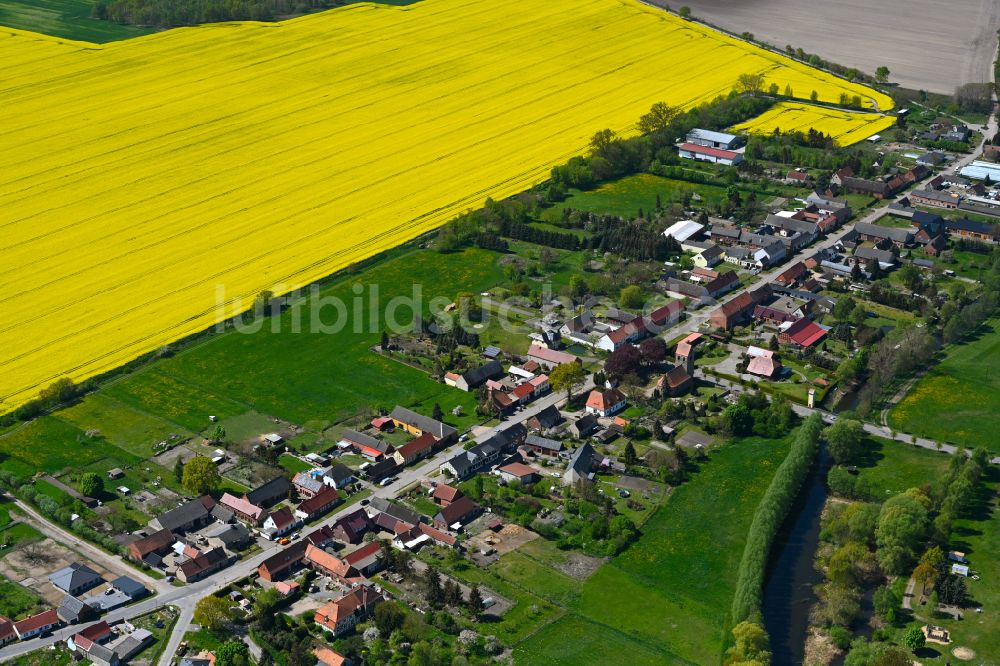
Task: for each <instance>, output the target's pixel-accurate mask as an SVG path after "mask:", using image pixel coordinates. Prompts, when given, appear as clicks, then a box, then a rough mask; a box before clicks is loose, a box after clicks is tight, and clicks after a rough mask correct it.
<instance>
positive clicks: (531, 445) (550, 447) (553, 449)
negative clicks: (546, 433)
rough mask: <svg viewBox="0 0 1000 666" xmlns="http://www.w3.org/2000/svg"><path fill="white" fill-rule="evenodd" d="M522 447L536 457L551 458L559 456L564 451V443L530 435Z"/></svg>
mask: <svg viewBox="0 0 1000 666" xmlns="http://www.w3.org/2000/svg"><path fill="white" fill-rule="evenodd" d="M521 446H522V447H523V448H524V449H526V450H528V451H531V452H532V453H534V454H536V455H540V456H549V457H555V456H558V455H559V454H560V453H562V450H563V443H562V442H560V441H559V440H557V439H549V438H547V437H539V436H538V435H528V436H527V437H525V438H524V444H522V445H521Z"/></svg>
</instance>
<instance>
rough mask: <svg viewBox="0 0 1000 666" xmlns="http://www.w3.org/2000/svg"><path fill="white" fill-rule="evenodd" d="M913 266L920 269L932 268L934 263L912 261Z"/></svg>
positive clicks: (920, 260) (922, 260)
mask: <svg viewBox="0 0 1000 666" xmlns="http://www.w3.org/2000/svg"><path fill="white" fill-rule="evenodd" d="M913 265H914V266H920V267H921V268H934V262H933V261H931V260H930V259H914V260H913Z"/></svg>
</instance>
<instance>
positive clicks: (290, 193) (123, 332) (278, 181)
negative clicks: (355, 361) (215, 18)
mask: <svg viewBox="0 0 1000 666" xmlns="http://www.w3.org/2000/svg"><path fill="white" fill-rule="evenodd" d="M0 62H2V63H3V74H2V76H0V159H2V169H0V228H2V235H0V251H2V255H0V256H2V257H3V262H2V265H0V302H2V308H3V313H4V321H3V324H2V325H0V350H3V353H2V355H0V407H2V408H10V407H13V406H16V405H17V404H19V403H22V402H24V401H25V400H27V399H29V398H31V397H32V396H33V395H35V394H36V393H37V391H38V390H39V389H40V388H42V387H44V386H46V385H48V384H49V383H51V382H52V381H54V380H55V379H57V378H59V377H61V376H69V377H72V378H74V379H82V378H86V377H88V376H93V375H94V374H97V373H100V372H103V371H106V370H108V369H111V368H113V367H115V366H117V365H120V364H121V363H123V362H125V361H127V360H129V359H131V358H134V357H136V356H137V355H139V354H142V353H144V352H147V351H150V350H153V349H156V348H158V347H160V346H162V345H164V344H166V343H169V342H171V341H173V340H176V339H178V338H180V337H183V336H185V335H187V334H190V333H193V332H196V331H198V330H201V329H203V328H205V327H206V326H207V325H210V324H211V323H212V322H214V321H215V320H216V319H217V318H218V317H219V316H220V314H223V313H221V312H220V311H219V309H217V308H216V307H215V299H216V287H217V285H224V286H225V289H226V293H227V295H228V296H229V297H234V296H246V297H248V298H251V299H252V296H253V294H255V293H257V292H259V291H260V290H262V289H270V288H273V287H274V286H275V285H283V288H285V289H293V288H296V287H299V286H301V285H304V284H307V283H309V282H311V281H314V280H316V279H318V278H320V277H322V276H324V275H327V274H329V273H331V272H333V271H335V270H336V269H339V268H341V267H343V266H345V265H347V264H350V263H352V262H355V261H358V260H360V259H362V258H365V257H368V256H371V255H372V254H375V253H377V252H379V251H381V250H384V249H386V248H388V247H391V246H394V245H396V244H398V243H400V242H402V241H404V240H407V239H409V238H412V237H414V236H417V235H419V234H420V233H422V232H425V231H427V230H429V229H432V228H434V227H435V226H437V225H440V224H441V223H443V222H444V221H446V220H447V219H448V218H449V217H451V216H453V215H454V214H456V213H457V212H460V211H463V210H466V209H468V208H470V207H472V206H475V205H477V204H480V203H482V201H483V200H484V199H485V198H486V197H487V196H493V197H503V196H507V195H511V194H514V193H516V192H518V191H520V190H522V189H524V188H525V187H527V186H530V185H532V184H533V183H536V182H538V181H540V180H542V179H544V177H545V176H546V174H547V173H548V171H549V169H550V168H551V167H552V166H553V165H554V164H556V163H559V162H561V161H563V160H565V159H566V158H568V157H570V156H571V155H574V154H577V153H579V152H581V150H582V149H583V148H584V147H585V146H586V145H587V141H588V138H589V137H590V136H591V134H592V133H593V132H595V131H596V130H598V129H602V128H605V127H610V128H612V129H615V130H617V131H620V132H628V131H630V130H631V128H632V127H633V125H634V123H635V121H636V119H637V118H638V116H639V115H640V114H641V113H643V112H644V111H646V110H647V109H648V108H649V106H650V105H651V104H653V103H654V102H657V101H666V102H669V103H671V104H675V105H683V106H688V107H689V106H692V105H696V104H699V103H703V102H705V101H708V100H710V99H712V98H713V97H715V96H717V95H720V94H725V93H728V92H729V91H730V90H731V88H732V87H733V82H734V80H735V79H736V77H737V76H738V75H739V74H741V73H746V72H760V73H763V74H764V76H765V77H766V80H767V84H768V85H769V84H770V83H771V82H775V83H777V84H779V85H780V86H781V87H782V88H784V86H785V85H790V86H792V88H793V89H794V90H795V91H797V94H800V95H802V96H803V97H807V96H808V95H809V93H810V91H812V90H816V91H817V92H818V94H819V98H820V99H821V100H825V101H828V102H836V101H837V100H838V99H839V98H840V95H841V93H844V92H846V93H847V94H849V95H852V96H853V95H855V94H858V95H861V96H863V97H864V99H865V103H866V104H867V105H869V106H870V107H873V106H874V105H875V104H876V103H877V105H878V107H879V108H881V109H882V110H885V109H888V108H889V107H890V106H891V101H890V100H889V99H888V98H887V97H885V96H884V95H881V94H879V93H876V92H875V91H872V90H869V89H867V88H865V87H863V86H859V85H855V84H851V83H848V82H846V81H843V80H840V79H837V78H835V77H833V76H831V75H829V74H826V73H823V72H819V71H816V70H813V69H810V68H808V67H806V66H804V65H801V64H798V63H795V62H793V61H791V60H789V59H786V58H784V57H783V56H780V55H777V54H773V53H770V52H767V51H763V50H761V49H757V48H755V47H751V46H748V45H746V44H744V43H742V42H740V41H738V40H735V39H732V38H730V37H728V36H724V35H721V34H717V33H715V32H712V31H710V30H708V29H705V28H702V27H699V26H697V25H693V24H690V23H686V22H684V21H681V20H680V19H678V18H676V17H673V16H670V15H667V14H665V13H664V12H661V11H658V10H655V9H652V8H649V7H646V6H644V5H641V4H639V3H638V2H634V1H633V0H545V1H544V2H540V1H539V0H505V1H503V2H497V1H496V0H423V1H422V2H419V3H416V4H413V5H411V6H408V7H405V8H398V7H385V6H377V5H369V4H356V5H351V6H348V7H345V8H340V9H336V10H332V11H329V12H325V13H321V14H316V15H312V16H307V17H303V18H299V19H294V20H290V21H285V22H282V23H277V24H256V23H239V24H235V23H234V24H217V25H210V26H203V27H193V28H182V29H176V30H171V31H167V32H162V33H158V34H153V35H148V36H144V37H139V38H135V39H132V40H127V41H121V42H113V43H110V44H106V45H103V46H98V45H94V44H86V43H80V42H71V41H67V40H59V39H55V38H49V37H45V36H42V35H37V34H33V33H26V32H19V31H16V30H12V29H8V28H0ZM442 279H447V276H442Z"/></svg>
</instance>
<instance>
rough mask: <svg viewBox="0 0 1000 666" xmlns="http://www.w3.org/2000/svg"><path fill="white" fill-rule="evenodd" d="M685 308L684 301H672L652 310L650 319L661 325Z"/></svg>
mask: <svg viewBox="0 0 1000 666" xmlns="http://www.w3.org/2000/svg"><path fill="white" fill-rule="evenodd" d="M713 272H714V271H713ZM683 309H684V302H683V301H671V302H669V303H667V304H666V305H664V306H662V307H659V308H656V309H655V310H653V311H652V312H650V313H649V315H648V319H649V321H651V322H653V323H654V324H656V325H658V326H660V325H663V324H665V323H667V322H669V321H670V320H671V319H673V318H674V317H675V316H677V315H678V314H680V312H681V311H682V310H683Z"/></svg>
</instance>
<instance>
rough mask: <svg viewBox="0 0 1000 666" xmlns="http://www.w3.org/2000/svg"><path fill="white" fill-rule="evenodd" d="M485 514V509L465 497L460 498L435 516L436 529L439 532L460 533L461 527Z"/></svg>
mask: <svg viewBox="0 0 1000 666" xmlns="http://www.w3.org/2000/svg"><path fill="white" fill-rule="evenodd" d="M482 512H483V508H482V507H481V506H479V505H478V504H476V503H475V502H473V501H472V500H471V499H469V498H468V497H465V496H464V495H463V496H462V497H459V498H458V499H456V500H455V501H454V502H452V503H451V504H449V505H448V506H445V507H441V510H440V511H438V512H437V514H436V515H435V516H434V521H433V522H434V527H436V528H438V529H439V530H447V529H451V530H454V531H458V530H460V529H461V527H462V526H463V525H465V524H467V523H469V522H470V521H472V520H473V519H475V518H476V516H478V515H479V514H481V513H482Z"/></svg>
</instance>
